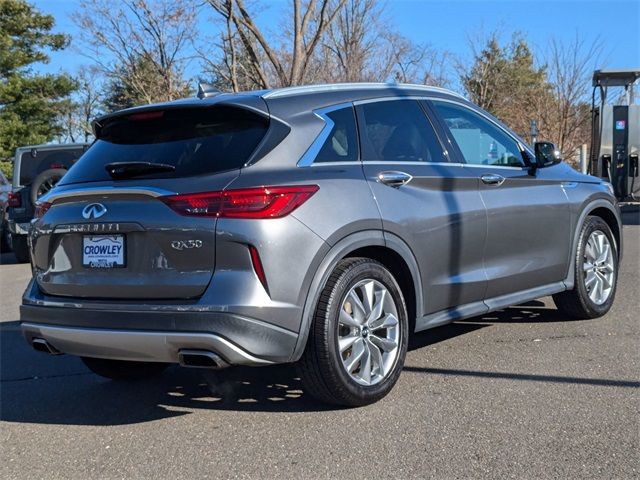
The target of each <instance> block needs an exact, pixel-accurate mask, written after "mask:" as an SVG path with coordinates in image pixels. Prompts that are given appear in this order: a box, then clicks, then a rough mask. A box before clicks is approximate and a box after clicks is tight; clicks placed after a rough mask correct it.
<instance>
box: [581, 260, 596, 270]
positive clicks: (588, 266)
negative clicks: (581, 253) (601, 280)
mask: <svg viewBox="0 0 640 480" xmlns="http://www.w3.org/2000/svg"><path fill="white" fill-rule="evenodd" d="M582 269H583V270H584V271H585V272H590V271H591V270H593V263H591V262H584V265H582Z"/></svg>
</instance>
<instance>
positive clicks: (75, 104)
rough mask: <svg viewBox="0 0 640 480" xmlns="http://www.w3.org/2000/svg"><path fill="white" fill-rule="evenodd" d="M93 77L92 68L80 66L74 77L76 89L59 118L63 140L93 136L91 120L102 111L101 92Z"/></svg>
mask: <svg viewBox="0 0 640 480" xmlns="http://www.w3.org/2000/svg"><path fill="white" fill-rule="evenodd" d="M95 77H96V72H95V69H94V68H91V67H82V68H81V69H80V70H79V72H78V74H77V76H76V78H75V80H76V82H78V90H77V91H76V92H75V94H74V95H73V96H72V103H71V105H70V108H69V109H67V110H66V111H65V112H64V113H63V115H62V118H61V123H62V125H63V127H64V132H63V136H62V139H63V140H64V141H70V142H79V141H83V142H88V141H89V140H90V139H91V138H92V137H93V130H92V128H91V122H92V121H93V119H94V118H95V117H97V116H99V115H100V114H101V113H102V112H103V104H102V101H103V98H102V92H101V89H100V85H98V84H97V82H96V81H95Z"/></svg>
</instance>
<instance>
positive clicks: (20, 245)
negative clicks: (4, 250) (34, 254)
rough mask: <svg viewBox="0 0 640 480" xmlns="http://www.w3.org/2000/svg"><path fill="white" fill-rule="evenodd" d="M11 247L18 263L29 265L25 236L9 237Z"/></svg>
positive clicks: (27, 245) (27, 244)
mask: <svg viewBox="0 0 640 480" xmlns="http://www.w3.org/2000/svg"><path fill="white" fill-rule="evenodd" d="M11 247H12V248H13V253H14V255H15V256H16V260H17V261H18V263H29V243H28V242H27V236H26V235H11Z"/></svg>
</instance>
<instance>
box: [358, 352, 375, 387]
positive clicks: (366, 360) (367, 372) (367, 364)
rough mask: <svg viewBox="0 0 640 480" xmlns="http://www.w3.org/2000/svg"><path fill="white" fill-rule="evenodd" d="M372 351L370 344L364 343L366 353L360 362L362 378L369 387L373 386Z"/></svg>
mask: <svg viewBox="0 0 640 480" xmlns="http://www.w3.org/2000/svg"><path fill="white" fill-rule="evenodd" d="M371 368H372V366H371V349H370V348H369V345H368V342H364V353H363V355H362V361H361V362H360V378H362V381H364V383H366V384H367V385H369V384H371Z"/></svg>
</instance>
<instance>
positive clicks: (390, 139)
mask: <svg viewBox="0 0 640 480" xmlns="http://www.w3.org/2000/svg"><path fill="white" fill-rule="evenodd" d="M362 112H363V115H364V121H365V125H364V128H363V130H364V136H365V137H366V138H365V139H363V141H367V142H368V144H369V152H368V155H367V157H369V158H364V160H381V161H386V162H446V161H447V160H446V158H445V156H444V153H443V150H442V146H441V145H440V142H439V141H438V138H437V137H436V133H435V131H434V130H433V127H432V126H431V124H430V123H429V121H428V120H427V117H426V116H425V114H424V112H423V111H422V108H420V105H418V103H417V102H415V101H413V100H398V101H386V102H376V103H367V104H364V105H362Z"/></svg>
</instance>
